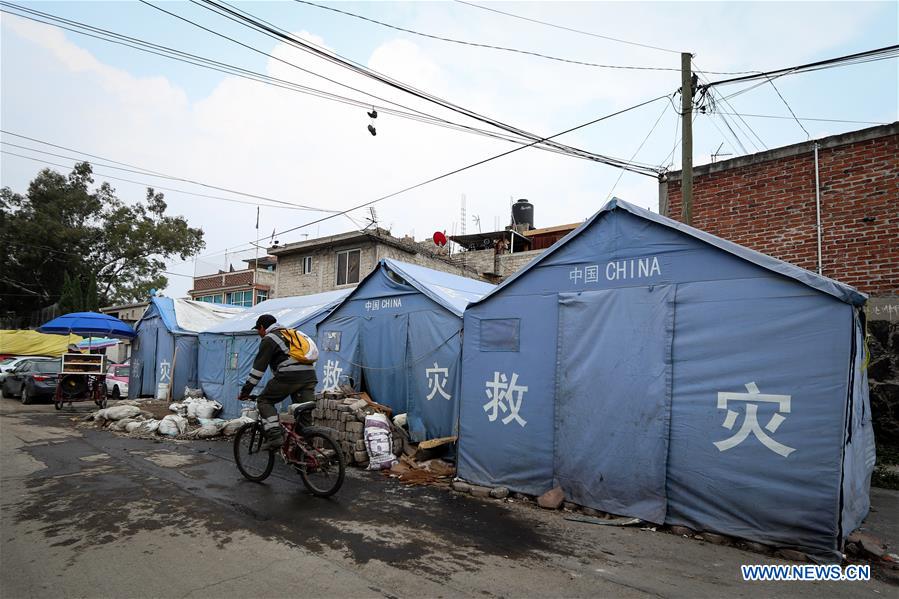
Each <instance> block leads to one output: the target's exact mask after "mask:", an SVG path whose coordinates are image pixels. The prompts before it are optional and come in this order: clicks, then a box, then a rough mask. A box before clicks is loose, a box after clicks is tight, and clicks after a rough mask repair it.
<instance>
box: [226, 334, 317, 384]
mask: <svg viewBox="0 0 899 599" xmlns="http://www.w3.org/2000/svg"><path fill="white" fill-rule="evenodd" d="M283 329H284V327H282V326H281V325H280V324H278V323H275V324H273V325H272V326H270V327H269V328H268V329H266V330H265V337H263V338H262V341H260V342H259V352H258V353H257V354H256V359H255V360H253V367H252V369H250V375H249V376H248V377H247V382H246V383H244V386H243V388H242V389H241V395H249V393H250V391H252V390H253V387H255V386H256V384H257V383H258V382H259V380H260V379H261V378H262V375H264V374H265V369H266V368H271V369H272V374H273V375H275V377H276V378H278V377H279V376H284V377H286V376H290V375H291V374H294V373H301V372H310V371H311V372H315V366H313V365H311V364H300V363H299V362H297V361H296V360H294V359H293V358H291V357H290V353H289V351H290V348H289V346H288V344H287V341H285V340H284V338H283V337H282V336H281V333H280V331H281V330H283Z"/></svg>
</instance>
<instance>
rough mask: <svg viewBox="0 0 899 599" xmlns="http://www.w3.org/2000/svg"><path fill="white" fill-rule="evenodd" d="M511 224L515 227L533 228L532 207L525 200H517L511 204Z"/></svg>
mask: <svg viewBox="0 0 899 599" xmlns="http://www.w3.org/2000/svg"><path fill="white" fill-rule="evenodd" d="M512 223H513V224H516V225H524V224H527V225H528V229H533V228H534V205H533V204H531V203H530V202H529V201H527V200H518V201H517V202H515V203H514V204H512Z"/></svg>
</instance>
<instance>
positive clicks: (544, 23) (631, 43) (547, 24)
mask: <svg viewBox="0 0 899 599" xmlns="http://www.w3.org/2000/svg"><path fill="white" fill-rule="evenodd" d="M455 1H456V2H458V3H459V4H465V5H467V6H471V7H474V8H480V9H481V10H487V11H490V12H494V13H497V14H501V15H505V16H507V17H512V18H514V19H521V20H522V21H529V22H531V23H537V24H538V25H546V26H547V27H553V28H555V29H562V30H564V31H568V32H571V33H577V34H580V35H589V36H590V37H596V38H600V39H604V40H607V41H610V42H618V43H619V44H628V45H630V46H639V47H641V48H649V49H651V50H661V51H662V52H671V53H673V54H680V53H681V50H672V49H670V48H662V47H661V46H652V45H650V44H641V43H639V42H632V41H628V40H623V39H621V38H617V37H611V36H608V35H601V34H599V33H592V32H590V31H582V30H580V29H574V28H572V27H565V26H564V25H556V24H555V23H548V22H546V21H540V20H539V19H531V18H529V17H523V16H521V15H516V14H513V13H510V12H505V11H502V10H498V9H496V8H490V7H487V6H481V5H480V4H474V3H472V2H464V1H463V0H455Z"/></svg>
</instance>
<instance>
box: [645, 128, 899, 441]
mask: <svg viewBox="0 0 899 599" xmlns="http://www.w3.org/2000/svg"><path fill="white" fill-rule="evenodd" d="M816 147H817V153H816V151H815V150H816ZM659 211H660V212H661V213H662V214H663V215H665V216H669V217H670V218H674V219H678V220H680V219H681V172H680V171H676V172H671V173H668V174H667V177H666V178H665V179H664V180H663V181H662V182H661V184H660V188H659ZM692 212H693V215H692V225H693V226H694V227H697V228H699V229H702V230H704V231H708V232H709V233H712V234H714V235H717V236H719V237H723V238H725V239H728V240H730V241H735V242H737V243H739V244H741V245H744V246H747V247H750V248H752V249H755V250H758V251H760V252H764V253H765V254H768V255H771V256H774V257H775V258H780V259H781V260H785V261H787V262H792V263H793V264H796V265H798V266H801V267H803V268H806V269H808V270H811V271H815V272H819V273H821V274H823V275H824V276H827V277H830V278H832V279H836V280H838V281H841V282H844V283H848V284H850V285H852V286H854V287H856V288H857V289H859V290H860V291H863V292H865V293H867V294H869V295H870V296H871V300H870V301H869V302H868V306H867V317H868V318H867V320H868V327H867V328H868V338H867V345H868V350H869V351H870V354H871V359H870V362H869V365H868V378H869V381H870V384H871V402H872V410H873V412H874V416H875V430H876V431H877V433H878V440H879V441H881V442H882V441H884V440H887V441H888V442H892V443H896V444H899V233H897V232H899V123H892V124H890V125H883V126H879V127H871V128H869V129H862V130H860V131H852V132H849V133H843V134H840V135H832V136H829V137H825V138H822V139H819V140H815V141H808V142H803V143H798V144H794V145H791V146H785V147H782V148H776V149H773V150H768V151H766V152H760V153H758V154H751V155H748V156H741V157H739V158H734V159H732V160H725V161H721V162H717V163H714V164H707V165H703V166H699V167H696V168H694V169H693V210H692Z"/></svg>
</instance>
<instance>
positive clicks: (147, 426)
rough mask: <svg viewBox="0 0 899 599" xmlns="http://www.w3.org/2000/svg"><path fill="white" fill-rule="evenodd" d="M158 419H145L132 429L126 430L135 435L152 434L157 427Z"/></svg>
mask: <svg viewBox="0 0 899 599" xmlns="http://www.w3.org/2000/svg"><path fill="white" fill-rule="evenodd" d="M159 422H160V421H159V420H145V421H144V422H141V423H140V426H138V427H136V428H135V429H134V430H131V431H128V432H130V433H134V434H136V435H152V434H153V433H155V432H156V431H157V430H158V429H159Z"/></svg>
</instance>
